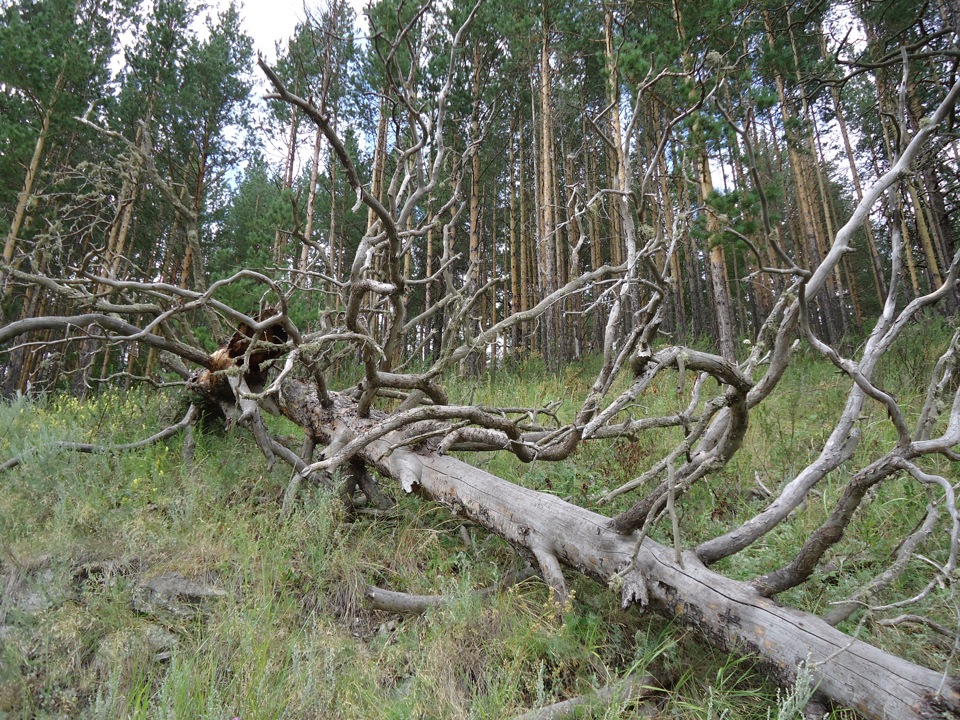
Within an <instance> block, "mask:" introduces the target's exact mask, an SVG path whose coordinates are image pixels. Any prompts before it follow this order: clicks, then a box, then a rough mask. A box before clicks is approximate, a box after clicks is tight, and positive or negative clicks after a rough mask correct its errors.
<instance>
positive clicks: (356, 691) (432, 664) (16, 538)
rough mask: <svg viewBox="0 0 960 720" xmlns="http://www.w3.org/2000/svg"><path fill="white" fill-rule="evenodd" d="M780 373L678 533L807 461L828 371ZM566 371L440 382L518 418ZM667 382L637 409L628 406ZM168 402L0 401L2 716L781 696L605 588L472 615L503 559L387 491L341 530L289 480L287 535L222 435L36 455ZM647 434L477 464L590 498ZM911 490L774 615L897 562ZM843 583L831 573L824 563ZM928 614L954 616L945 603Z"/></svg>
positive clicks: (251, 470)
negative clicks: (563, 455) (422, 609)
mask: <svg viewBox="0 0 960 720" xmlns="http://www.w3.org/2000/svg"><path fill="white" fill-rule="evenodd" d="M908 369H909V368H906V366H904V367H902V368H899V369H897V368H893V369H891V370H890V372H891V373H892V372H900V373H903V372H906V371H907V370H908ZM792 373H793V375H792V376H791V378H789V379H788V382H787V384H786V385H785V386H784V388H783V389H782V390H781V393H780V394H781V397H780V398H779V399H778V402H779V403H780V409H781V410H783V409H788V410H790V409H792V411H790V412H786V413H781V414H775V413H774V412H773V410H774V409H776V408H771V409H769V410H763V411H762V413H761V414H758V415H757V418H756V420H755V422H754V426H753V428H752V430H751V434H752V436H753V437H752V438H751V439H752V440H753V442H752V443H748V445H747V448H749V449H745V450H744V451H743V452H741V454H740V455H739V456H738V457H737V459H736V460H735V462H734V463H733V467H731V468H729V469H728V470H727V471H726V472H725V473H724V474H723V475H722V476H718V478H716V479H715V481H713V482H711V483H710V484H705V485H704V486H703V487H702V488H700V489H698V490H697V491H696V492H694V493H692V494H691V495H690V496H688V498H686V499H685V500H684V501H683V503H682V508H681V512H682V528H683V531H684V534H685V539H686V538H690V541H692V540H693V539H695V538H696V537H698V536H700V535H701V534H707V533H715V532H716V531H717V529H718V527H719V526H722V525H724V524H726V523H732V522H733V521H734V520H735V519H736V517H737V515H738V513H739V512H741V511H744V510H748V509H750V508H751V507H752V506H753V504H755V503H759V502H762V501H763V499H762V498H761V497H759V496H758V494H757V490H758V485H757V483H756V480H757V479H760V480H761V481H762V482H763V484H764V485H766V486H768V487H775V486H776V484H777V482H778V481H779V479H780V478H782V477H786V476H787V475H788V474H789V473H790V472H791V471H792V470H794V469H795V468H796V467H799V466H800V465H801V464H802V463H803V462H804V461H805V458H806V456H807V455H805V453H806V454H809V453H813V452H815V451H816V448H817V443H818V441H820V440H821V437H820V435H821V434H822V433H823V432H825V431H824V430H823V428H824V427H825V426H827V425H829V424H830V423H829V418H830V416H831V413H833V412H835V405H836V403H838V402H842V400H841V399H840V397H841V396H840V393H839V392H836V393H834V392H832V385H831V382H832V379H833V378H832V373H831V372H830V370H829V368H824V367H821V366H819V365H814V364H812V363H801V364H800V365H799V367H798V368H796V369H795V370H794V371H792ZM582 376H584V377H589V376H590V374H589V372H588V371H584V372H583V373H582ZM580 378H581V372H580V371H579V370H578V369H577V368H571V369H569V370H568V371H567V372H566V373H565V374H564V375H563V376H561V377H558V378H553V377H545V376H544V374H543V373H542V372H540V371H538V369H537V368H536V367H535V366H530V365H528V366H524V367H523V368H520V369H519V370H517V371H514V372H512V373H510V374H509V375H503V374H501V375H500V376H497V377H495V378H485V379H482V380H480V381H478V382H476V383H473V384H470V385H468V386H464V387H463V388H460V389H459V391H462V392H463V394H464V395H465V396H468V395H474V396H476V397H477V398H482V400H483V402H491V403H492V402H495V401H496V398H495V394H496V393H497V392H505V393H508V394H509V395H510V397H512V398H516V397H522V398H524V399H525V400H527V401H529V404H531V405H535V404H538V403H540V404H542V403H543V402H544V401H548V400H550V399H553V398H559V399H562V398H563V397H564V396H565V393H568V392H571V391H572V390H573V389H575V388H576V386H577V384H578V383H580V382H581V380H580ZM811 384H816V385H817V386H818V392H817V393H816V395H815V396H811V394H810V392H809V389H810V387H811ZM670 392H671V391H670V390H669V389H668V388H666V387H665V388H662V389H660V390H658V391H657V392H655V393H651V396H650V398H649V401H650V403H651V407H650V408H649V409H651V410H653V409H655V408H654V406H655V405H656V404H657V403H667V402H668V401H669V396H670ZM811 397H815V398H816V399H815V400H814V401H809V400H804V401H803V402H800V399H801V398H807V399H809V398H811ZM171 404H172V403H171V401H170V400H169V399H166V398H161V397H156V396H147V395H142V394H138V393H130V394H119V393H116V394H115V393H109V392H108V393H105V394H103V395H101V396H99V397H98V398H97V399H96V400H92V401H88V402H86V403H83V404H80V403H78V402H77V401H75V400H73V399H69V398H51V399H46V400H40V401H36V402H26V401H19V402H17V403H14V404H12V405H3V406H0V451H2V452H0V459H5V458H6V457H9V456H12V455H15V454H20V453H26V455H25V456H24V462H23V463H22V464H21V465H20V466H19V467H18V468H15V469H13V470H10V471H8V472H6V473H4V474H3V475H0V481H2V483H3V487H4V491H3V493H2V494H0V582H2V583H3V586H2V587H3V595H2V600H0V716H2V715H4V714H6V716H9V717H12V718H16V717H24V718H33V717H38V718H73V717H90V718H116V717H151V718H153V717H157V718H166V717H170V718H187V717H190V718H201V717H202V718H211V719H214V718H225V719H226V720H230V719H231V718H234V717H239V718H242V719H246V718H270V717H291V718H310V717H316V718H408V717H424V718H461V717H462V718H467V717H472V718H502V717H510V716H512V715H514V714H518V713H521V712H523V711H525V710H528V709H530V708H535V707H540V706H542V705H546V704H549V703H551V702H555V701H557V700H562V699H565V698H568V697H572V696H576V695H580V694H583V693H585V692H588V691H589V690H590V689H591V688H594V687H599V686H602V685H605V684H607V683H609V682H611V681H613V680H615V679H616V678H618V677H622V676H624V675H626V674H628V673H643V672H651V673H652V674H654V675H655V676H657V677H658V678H660V679H661V680H662V681H663V682H664V683H665V684H668V685H669V691H668V692H665V693H661V694H660V695H659V696H657V698H656V700H655V701H654V702H655V703H656V707H657V708H658V709H659V710H660V711H661V712H662V713H663V714H662V715H661V716H662V717H671V718H705V717H713V718H719V717H723V716H724V715H723V713H724V712H726V713H727V715H726V717H731V718H766V717H767V713H768V711H771V710H773V714H774V715H776V710H775V708H776V706H777V704H778V698H777V694H776V692H775V690H774V689H773V688H772V687H771V686H770V685H769V684H767V683H766V682H765V680H764V679H763V678H762V677H761V676H759V675H758V674H756V673H754V672H752V670H751V668H750V664H749V661H737V660H734V659H732V658H729V657H726V656H724V655H722V654H719V653H716V652H715V651H713V650H711V649H709V648H706V647H704V646H702V645H699V644H697V643H695V642H694V641H693V640H692V639H690V638H689V637H688V636H687V635H686V634H685V633H684V632H683V631H681V630H676V629H672V628H670V627H668V626H665V625H664V624H663V623H662V621H660V620H659V619H656V618H653V617H646V616H642V615H641V614H639V613H638V612H635V611H631V612H623V611H621V610H620V609H619V608H618V607H617V606H616V597H615V595H614V594H613V593H609V592H607V591H606V590H605V589H604V588H597V587H595V586H593V585H592V584H591V583H590V582H589V581H585V580H575V581H574V582H573V585H572V587H573V588H574V590H575V593H574V597H573V599H572V601H571V602H570V603H569V605H568V607H566V608H556V607H554V606H553V605H552V603H551V602H550V597H549V594H548V592H547V591H546V589H545V587H544V586H543V584H542V583H541V582H540V581H539V580H538V579H536V578H534V579H531V580H527V581H524V582H523V583H521V584H520V585H517V586H515V587H513V588H511V589H509V590H507V591H505V592H503V593H500V594H498V595H495V596H493V597H492V598H488V599H487V600H482V601H481V600H479V599H477V598H476V597H474V596H473V595H471V594H470V592H469V591H470V589H472V588H479V587H485V586H488V585H491V584H493V583H495V582H496V581H497V580H498V578H500V577H501V576H502V575H503V574H504V573H506V572H508V571H509V570H511V569H515V568H519V567H522V565H523V563H524V560H523V559H521V558H518V557H516V555H515V553H514V552H513V551H512V549H510V548H509V547H508V546H506V545H505V544H504V543H503V542H502V541H500V540H499V539H497V538H494V537H490V536H488V535H486V534H485V533H484V532H482V531H480V530H479V529H477V528H471V527H467V528H463V527H462V522H461V521H460V520H458V519H457V518H454V517H451V516H450V514H449V512H447V511H446V510H444V509H442V508H439V507H434V506H429V505H425V504H424V503H422V502H420V501H418V500H415V499H406V498H400V503H399V505H398V506H397V507H396V509H395V510H393V511H390V512H388V513H385V514H381V515H380V516H376V517H374V516H370V515H365V514H359V515H356V516H351V515H348V514H346V512H345V511H344V509H343V507H342V504H341V502H340V500H339V499H338V498H337V497H335V496H331V495H329V494H328V493H327V492H326V491H324V490H323V489H321V488H307V489H305V490H304V491H303V492H302V494H301V502H300V504H299V505H298V508H297V510H296V512H295V513H294V514H293V515H292V516H291V517H290V518H288V519H287V520H286V521H285V522H282V521H281V519H280V510H279V506H280V499H281V498H282V495H283V492H284V489H285V487H286V484H287V482H288V481H289V476H288V474H287V473H286V471H285V470H283V469H281V468H279V467H277V468H275V469H274V470H273V471H271V472H266V470H265V469H264V465H263V461H262V458H261V457H260V456H259V455H258V454H257V452H256V449H255V447H254V446H253V443H252V442H251V441H250V440H249V439H248V438H247V437H246V436H245V435H244V434H243V433H242V432H230V433H224V432H223V431H222V429H218V428H213V427H211V428H207V429H205V430H203V431H200V432H198V434H197V449H196V453H195V457H194V460H193V462H192V463H189V464H185V463H184V462H183V459H182V458H181V454H180V450H181V439H180V438H177V439H176V440H174V441H169V442H167V443H166V444H159V445H156V446H153V447H150V448H148V449H145V450H141V451H137V452H134V453H129V454H124V455H80V454H76V453H70V452H65V451H53V450H50V449H49V446H50V443H52V442H53V441H55V440H60V439H70V440H84V441H91V442H99V443H119V442H127V441H130V440H135V439H139V438H141V437H145V436H147V435H149V434H151V433H152V432H154V431H155V430H156V429H157V428H159V427H163V426H164V425H167V424H170V423H172V422H175V421H176V420H177V419H178V417H177V412H179V411H180V410H181V408H174V407H171ZM512 404H513V402H512ZM562 411H563V409H562V405H561V407H560V412H562ZM281 430H282V428H281ZM294 430H295V429H294V428H293V427H292V426H290V427H289V428H288V429H287V432H289V433H291V434H293V433H294ZM292 440H293V441H294V442H296V438H292ZM871 441H872V442H875V443H879V442H883V441H884V440H883V438H874V439H872V440H869V439H868V442H871ZM651 442H656V439H655V438H654V439H644V440H641V441H639V442H636V443H630V444H623V443H621V444H618V445H606V446H604V445H597V446H593V447H591V448H588V449H587V450H586V451H585V452H582V453H581V454H579V455H578V456H577V457H576V458H575V459H574V461H573V462H570V463H565V464H562V465H558V466H549V465H546V464H540V465H534V466H532V467H530V466H524V467H521V466H519V465H517V464H515V463H513V462H512V461H510V460H503V459H500V458H492V457H489V456H480V457H474V458H473V461H474V462H480V463H487V464H489V466H490V469H495V470H496V471H497V472H498V473H499V474H501V475H504V476H507V477H515V478H517V479H518V480H519V481H521V482H524V483H527V484H535V485H536V486H538V487H540V488H542V489H547V490H552V491H553V492H556V493H557V494H559V495H561V496H564V497H570V498H571V499H572V500H574V501H577V502H580V503H583V504H588V505H589V504H591V503H592V502H595V499H596V498H597V497H598V496H599V494H600V491H601V490H604V489H609V488H610V487H615V486H616V485H618V484H619V483H620V482H622V481H623V480H626V479H629V478H630V477H632V476H633V473H634V470H635V468H636V467H640V466H642V464H643V460H644V455H645V450H647V449H648V448H647V446H645V444H644V443H651ZM911 487H912V486H910V485H909V484H904V485H903V486H896V485H890V486H887V487H884V488H881V490H880V492H881V493H883V496H881V497H880V498H878V500H877V501H876V502H874V503H873V505H871V507H870V509H869V510H867V511H866V512H865V513H863V517H862V519H861V520H860V522H859V523H858V526H857V528H856V532H855V533H853V534H851V537H849V538H848V539H847V540H845V541H844V543H842V544H841V546H840V547H839V549H838V551H837V553H836V557H835V558H834V559H833V563H832V566H831V567H833V568H834V569H835V570H836V573H835V574H834V575H831V574H829V573H828V574H826V575H824V577H823V578H821V580H822V581H821V582H815V583H813V584H812V586H811V587H810V588H806V589H801V590H798V591H796V592H795V593H793V594H792V596H791V598H790V602H795V603H797V604H799V605H801V606H804V607H806V608H807V609H812V610H817V609H821V610H823V609H826V608H827V607H828V604H829V602H831V601H833V600H835V599H841V598H843V597H845V596H846V595H847V594H848V593H849V592H850V590H852V589H853V587H854V585H853V583H854V582H855V581H856V579H857V577H859V576H861V575H862V579H866V578H868V577H870V576H871V575H872V574H875V572H876V569H877V568H878V567H881V565H882V563H883V562H885V561H886V559H887V558H888V556H889V553H890V552H891V550H892V548H891V547H887V545H886V544H885V542H884V537H887V536H889V537H895V536H897V535H898V534H899V533H897V532H894V530H900V529H901V528H902V526H903V525H905V524H907V523H910V522H912V521H913V518H914V516H915V514H916V513H917V512H919V511H920V510H922V508H923V506H924V504H925V502H926V498H925V496H922V494H919V493H917V491H916V490H911ZM823 492H824V494H826V495H829V493H830V488H824V489H823ZM911 492H913V493H914V494H915V495H916V496H911V495H910V493H911ZM822 515H823V507H820V508H817V507H807V508H804V509H803V510H802V512H798V514H797V517H796V518H795V519H794V521H793V522H792V523H791V524H790V526H789V527H788V528H786V529H785V530H784V531H783V532H781V533H778V534H777V535H775V536H774V537H771V538H770V539H769V541H768V542H767V543H765V544H764V545H763V546H762V547H758V548H756V549H755V550H753V551H751V553H750V555H749V559H748V560H747V565H750V563H755V565H752V566H742V567H738V568H725V572H728V574H731V575H736V574H737V573H740V574H742V575H749V574H752V573H754V572H756V571H758V570H760V569H762V568H764V567H768V566H772V565H774V564H775V563H776V561H777V560H778V554H780V553H782V552H783V551H784V550H785V548H788V547H789V546H790V545H791V544H792V543H793V542H795V540H796V538H797V537H799V536H802V535H803V533H805V532H809V529H810V528H813V527H816V525H817V523H818V522H819V519H820V518H821V517H822ZM739 562H740V563H743V562H744V561H743V559H742V558H739ZM850 567H854V568H855V570H856V572H855V573H854V574H853V578H852V579H851V577H850V576H849V575H848V574H845V573H842V572H841V570H846V569H849V568H850ZM903 582H904V583H905V584H906V585H909V583H910V582H911V580H910V576H909V574H908V576H906V577H905V579H904V581H903ZM368 584H374V585H377V586H380V587H383V588H387V589H394V590H402V591H406V592H412V593H423V594H445V595H449V596H450V597H451V598H453V602H451V603H450V604H448V605H446V606H444V607H442V608H440V609H436V610H432V611H430V612H428V613H426V614H425V615H422V616H415V617H409V616H408V617H402V616H397V615H391V614H387V613H382V612H376V611H372V610H370V609H369V607H368V606H367V605H366V604H365V602H364V599H363V591H364V589H365V587H366V586H367V585H368ZM908 589H909V587H906V588H904V587H901V588H899V590H908ZM931 603H932V604H933V605H934V607H932V610H933V611H934V614H935V615H936V612H940V613H941V619H942V620H943V621H944V622H945V624H947V625H949V624H950V623H951V622H952V620H951V616H950V615H949V609H948V606H947V604H946V603H945V601H944V597H940V598H935V599H933V600H932V601H931ZM936 603H941V604H942V605H943V607H942V608H941V609H940V610H939V611H938V609H937V607H935V605H936ZM849 629H850V630H852V629H853V628H849ZM860 630H861V633H862V634H863V636H864V637H867V636H869V639H870V641H871V642H874V643H876V644H879V645H881V646H884V647H886V648H887V649H891V650H893V651H895V652H899V653H901V654H904V655H906V656H907V657H910V658H912V659H916V660H917V661H919V662H922V663H924V664H927V665H928V666H931V667H941V666H945V665H946V663H947V662H948V658H949V657H950V655H951V651H952V648H951V647H949V644H944V643H941V644H942V645H944V646H943V647H938V646H937V644H936V643H931V642H930V641H929V637H928V635H927V634H926V633H925V632H924V631H922V630H920V629H918V628H909V627H902V628H898V629H891V628H878V627H871V626H869V625H865V626H864V627H862V628H861V629H860ZM954 671H955V668H954ZM636 712H639V711H638V710H630V709H629V707H626V705H625V703H621V702H617V701H614V702H607V703H598V704H597V705H596V706H595V708H594V709H593V711H592V716H593V717H611V718H612V717H628V716H631V713H634V714H635V713H636ZM834 717H846V715H845V714H844V713H843V712H842V711H837V712H836V713H835V714H834Z"/></svg>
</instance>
